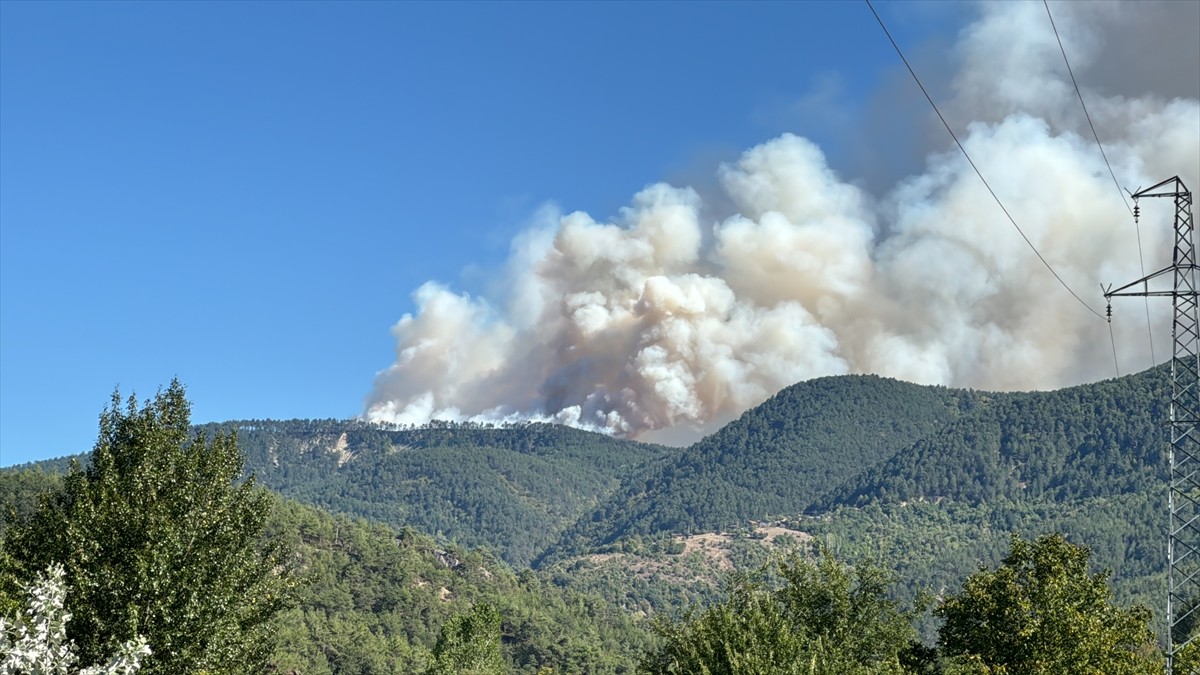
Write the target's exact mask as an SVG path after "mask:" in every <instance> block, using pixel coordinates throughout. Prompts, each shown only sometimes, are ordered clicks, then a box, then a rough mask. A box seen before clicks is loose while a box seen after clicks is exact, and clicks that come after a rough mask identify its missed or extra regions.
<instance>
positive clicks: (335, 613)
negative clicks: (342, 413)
mask: <svg viewBox="0 0 1200 675" xmlns="http://www.w3.org/2000/svg"><path fill="white" fill-rule="evenodd" d="M61 483H62V476H61V474H58V473H52V472H49V471H42V470H40V469H38V468H23V469H17V470H12V469H8V470H3V471H0V504H4V505H7V506H11V507H14V508H15V512H16V516H17V518H18V519H23V517H27V515H28V513H29V512H30V510H31V507H32V506H34V505H36V503H37V499H38V495H39V494H42V493H44V492H46V491H47V490H51V489H56V488H58V487H59V486H60V485H61ZM273 502H274V503H273V508H272V514H271V518H270V520H269V521H268V524H267V527H266V531H265V532H264V535H263V536H264V539H268V540H271V541H272V542H274V543H275V545H282V546H284V547H286V548H287V549H288V550H290V551H293V556H294V560H293V561H292V562H293V564H294V565H295V567H296V569H297V570H298V572H299V574H300V577H301V578H302V579H303V583H302V584H301V585H300V587H299V589H298V596H297V597H296V599H295V603H294V606H293V607H291V608H290V609H288V610H286V611H285V612H283V613H282V614H280V615H279V616H278V617H277V618H276V619H275V621H274V623H275V625H274V628H273V629H272V631H271V634H272V635H274V636H276V638H277V640H278V644H277V645H276V646H275V653H274V655H273V657H272V658H271V661H272V662H273V664H274V666H273V668H274V671H273V672H285V673H286V672H298V673H304V674H305V675H321V674H331V673H361V674H363V675H366V674H368V673H370V674H372V675H374V674H388V673H393V674H395V675H401V674H404V675H407V674H409V673H419V672H426V671H427V670H428V668H429V667H430V665H431V662H432V653H433V650H434V647H435V644H436V642H437V639H438V634H439V630H440V629H441V628H442V626H443V625H444V624H445V623H446V622H447V621H449V620H450V619H451V617H454V616H456V615H462V614H464V613H466V612H469V611H470V610H471V608H472V607H473V606H475V605H477V604H480V603H486V604H487V605H489V606H491V607H494V608H496V609H497V610H498V611H499V613H500V617H501V624H500V632H499V639H500V644H501V650H502V653H503V655H504V659H505V661H506V662H507V663H508V665H509V666H510V667H511V669H512V672H514V673H536V672H539V671H541V670H542V669H543V668H548V669H550V671H552V672H558V673H582V672H587V673H621V672H631V671H632V669H633V666H634V664H635V662H636V659H637V656H638V654H639V653H640V652H641V651H642V650H644V649H645V648H646V647H647V646H648V645H650V644H651V642H652V638H651V636H650V634H649V633H647V632H646V631H645V630H644V628H643V627H641V626H639V625H638V624H637V622H636V621H635V620H634V618H633V617H632V616H631V615H630V613H628V612H626V611H624V610H623V609H622V608H620V607H618V606H616V605H614V604H612V603H610V602H608V601H606V600H604V599H602V598H601V597H599V596H596V595H594V594H587V593H580V592H577V591H574V590H570V589H564V588H561V587H559V586H557V585H555V584H553V583H548V582H546V581H544V580H543V578H542V577H540V576H539V575H535V574H533V573H531V572H529V571H528V570H526V571H524V572H521V573H517V572H514V571H513V570H512V569H511V568H510V567H509V566H508V565H506V564H504V563H503V562H501V561H500V560H498V559H497V558H496V557H495V556H494V555H493V554H492V553H491V552H489V551H487V550H478V549H466V548H461V547H457V546H452V545H448V544H446V543H444V542H439V541H437V540H435V539H434V538H433V537H430V536H428V535H425V534H422V533H420V532H418V531H417V530H414V529H413V528H401V529H396V528H392V527H389V526H387V525H383V524H379V523H369V522H367V521H365V520H363V519H359V518H351V517H347V516H335V515H332V514H330V513H328V512H325V511H322V510H320V509H317V508H314V507H311V506H306V505H303V504H300V503H298V502H295V501H290V500H285V499H275V500H273ZM0 522H3V520H2V519H0ZM3 534H4V532H3V530H0V542H2V541H3ZM2 604H3V603H0V605H2ZM10 610H11V608H9V607H4V606H0V616H3V615H4V614H6V613H8V612H9V611H10Z"/></svg>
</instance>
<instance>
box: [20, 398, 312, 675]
mask: <svg viewBox="0 0 1200 675" xmlns="http://www.w3.org/2000/svg"><path fill="white" fill-rule="evenodd" d="M190 412H191V406H190V404H189V402H188V400H187V398H186V395H185V392H184V388H183V386H182V385H181V384H180V383H179V382H178V381H173V382H172V383H171V385H170V386H169V387H167V389H166V390H165V391H159V392H158V394H157V395H156V396H155V397H154V398H153V399H152V400H149V401H146V403H145V404H144V405H143V406H142V407H140V408H139V407H138V404H137V400H136V399H135V398H133V397H130V398H129V400H128V402H127V404H126V405H125V407H124V410H122V406H121V398H120V396H119V394H116V393H114V394H113V399H112V404H111V406H110V407H109V408H107V409H106V410H105V411H104V413H103V414H102V415H101V417H100V434H99V438H98V440H97V441H96V445H95V447H94V449H93V450H92V453H91V455H90V457H89V460H88V463H87V466H86V468H82V467H80V466H79V465H78V464H74V465H73V466H72V468H71V471H70V473H69V475H68V476H67V477H66V479H65V480H64V482H63V486H62V488H61V489H60V490H59V491H57V492H54V493H51V494H50V495H48V496H47V497H44V498H43V499H42V502H41V504H40V507H39V510H38V511H37V513H36V514H35V515H34V516H33V517H32V518H31V519H30V520H29V521H28V522H27V523H24V524H20V525H18V526H16V527H15V528H14V529H13V531H12V532H11V533H10V535H9V536H8V537H6V539H5V541H4V548H5V551H4V553H6V554H7V555H6V556H0V558H5V559H6V563H7V566H8V567H9V568H10V570H12V571H13V572H15V574H14V576H15V577H17V578H23V579H31V578H32V577H33V575H35V574H37V573H38V572H39V571H41V570H43V569H46V567H47V566H49V565H50V564H51V563H54V562H57V563H59V564H61V565H62V566H63V568H64V569H65V572H66V574H65V576H66V581H67V583H68V584H69V586H70V588H71V589H72V590H71V593H70V594H69V595H68V597H67V610H68V611H69V612H70V613H71V614H72V616H73V617H74V618H73V620H72V621H71V624H70V626H69V628H68V635H69V637H70V638H71V639H72V640H73V641H74V642H75V644H76V645H77V647H78V650H79V656H80V658H81V659H82V660H83V661H84V662H89V663H90V662H94V661H95V660H97V659H99V658H102V657H103V655H105V654H107V653H111V652H112V651H113V650H114V648H115V647H116V646H117V645H120V644H121V643H123V642H125V641H126V640H130V639H133V638H134V637H135V636H137V635H142V636H145V637H146V638H147V640H148V642H149V645H150V648H151V651H152V655H151V656H150V657H148V658H147V659H146V661H145V662H144V663H143V670H142V672H143V673H148V674H155V673H171V674H174V673H185V672H196V671H200V670H206V671H208V672H210V673H247V672H261V671H262V669H263V667H264V666H265V663H266V660H267V658H268V657H269V655H270V651H271V644H270V641H269V640H267V639H264V638H265V632H266V631H267V628H268V622H269V620H270V618H271V617H272V616H273V615H274V614H275V612H277V611H278V610H279V609H280V608H282V606H283V605H284V603H285V600H286V598H287V597H288V595H289V588H290V586H291V584H292V581H291V579H292V576H291V574H290V573H289V572H288V571H287V569H286V566H285V565H283V564H282V563H283V561H284V557H283V554H282V551H279V550H272V549H271V548H270V547H269V546H265V545H264V544H263V543H262V533H263V527H264V524H265V522H266V519H267V517H268V515H269V511H270V497H269V496H268V494H267V493H266V492H265V491H264V490H262V489H261V488H259V487H257V486H256V485H255V483H254V481H253V479H249V480H242V479H241V472H242V458H241V454H240V453H239V451H238V446H237V439H236V436H235V435H234V434H232V433H229V434H223V433H218V434H216V435H215V436H213V437H212V438H205V437H202V436H197V435H194V434H193V433H192V429H191V425H190Z"/></svg>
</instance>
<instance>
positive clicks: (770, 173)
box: [366, 3, 1200, 440]
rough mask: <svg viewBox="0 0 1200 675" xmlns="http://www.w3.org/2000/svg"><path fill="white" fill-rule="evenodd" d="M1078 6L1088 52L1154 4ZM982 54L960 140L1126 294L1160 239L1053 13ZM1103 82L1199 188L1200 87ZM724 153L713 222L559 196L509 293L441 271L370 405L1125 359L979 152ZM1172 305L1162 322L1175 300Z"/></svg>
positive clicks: (564, 416)
mask: <svg viewBox="0 0 1200 675" xmlns="http://www.w3.org/2000/svg"><path fill="white" fill-rule="evenodd" d="M1054 8H1055V12H1056V15H1055V16H1056V20H1057V21H1058V22H1059V26H1060V30H1061V31H1062V33H1063V39H1064V42H1065V44H1066V46H1067V50H1068V53H1069V54H1070V55H1071V57H1072V59H1073V61H1072V63H1073V65H1074V66H1075V67H1076V68H1077V72H1079V71H1080V70H1083V69H1086V68H1087V67H1088V64H1089V63H1090V62H1091V60H1092V59H1094V58H1096V55H1097V54H1098V53H1099V52H1100V51H1102V47H1103V38H1104V36H1103V30H1102V28H1097V29H1092V28H1089V26H1092V25H1099V26H1101V27H1103V26H1112V25H1114V23H1115V22H1117V21H1119V19H1120V15H1121V13H1122V12H1129V11H1133V10H1131V9H1130V8H1128V7H1122V6H1115V5H1109V4H1103V5H1076V4H1074V3H1062V4H1058V3H1056V4H1055V5H1054ZM957 53H958V56H959V57H960V59H961V66H960V72H959V73H958V75H957V77H956V79H955V81H954V83H953V90H954V92H955V97H954V100H953V101H950V102H948V103H947V108H946V109H947V110H952V111H954V113H953V115H952V117H951V119H957V120H966V119H971V120H975V121H973V122H971V123H970V124H969V125H966V124H956V131H957V132H958V133H959V137H960V139H961V140H962V141H963V143H964V145H965V146H966V148H967V150H968V152H970V153H971V156H972V158H973V159H974V160H975V162H976V164H977V165H978V166H979V167H980V169H981V170H982V171H983V172H984V175H985V176H986V177H987V179H988V181H989V182H990V183H991V185H992V188H993V189H994V190H995V191H996V193H997V194H998V195H1000V197H1001V199H1002V200H1004V203H1005V205H1006V206H1007V208H1008V209H1009V211H1010V213H1012V215H1013V217H1014V218H1015V219H1016V221H1017V222H1018V223H1019V224H1020V225H1021V227H1022V229H1023V230H1024V232H1025V234H1026V235H1027V236H1028V237H1029V238H1030V240H1031V241H1032V242H1033V243H1034V245H1035V246H1037V248H1038V250H1039V251H1040V252H1041V253H1042V255H1043V256H1044V257H1045V258H1046V260H1047V261H1049V263H1050V264H1051V265H1053V266H1054V268H1055V269H1056V270H1057V271H1058V273H1059V274H1060V275H1061V276H1062V277H1063V278H1064V279H1065V280H1066V281H1067V283H1068V284H1070V285H1071V287H1072V288H1073V289H1075V290H1076V292H1079V293H1080V294H1081V295H1082V296H1083V297H1084V298H1085V299H1086V300H1088V302H1089V303H1091V304H1092V306H1093V307H1094V308H1096V309H1098V310H1100V311H1103V307H1102V306H1101V303H1102V300H1101V298H1100V294H1099V291H1098V286H1099V284H1100V283H1102V282H1103V283H1110V282H1118V283H1124V282H1126V281H1132V280H1133V279H1135V278H1138V277H1139V276H1141V268H1140V267H1139V263H1138V257H1137V240H1136V236H1135V232H1134V228H1133V224H1132V222H1131V219H1130V217H1129V214H1128V211H1127V210H1126V208H1125V205H1124V204H1123V203H1122V201H1121V197H1120V195H1119V194H1118V193H1117V191H1116V189H1115V187H1114V185H1113V184H1112V180H1111V178H1110V177H1109V175H1108V170H1107V168H1106V167H1105V166H1104V162H1103V160H1102V159H1101V156H1100V153H1099V150H1098V149H1097V148H1096V145H1095V143H1094V141H1093V139H1092V138H1091V136H1090V130H1087V128H1086V121H1085V120H1084V119H1083V115H1082V111H1081V110H1080V109H1079V103H1078V100H1077V99H1076V98H1075V92H1074V89H1073V88H1072V87H1071V84H1070V80H1069V78H1068V77H1067V75H1066V72H1065V67H1064V66H1063V64H1062V56H1061V54H1060V53H1059V52H1058V45H1057V43H1056V42H1055V41H1054V35H1053V33H1052V32H1050V26H1049V23H1048V21H1047V19H1046V16H1045V9H1044V8H1043V6H1042V5H1041V4H1040V3H994V4H989V5H986V6H985V7H983V9H982V14H981V16H980V18H979V19H978V20H977V21H976V22H974V23H973V24H972V25H970V26H969V27H967V28H966V29H965V30H964V31H963V34H962V35H961V39H960V43H959V45H958V48H957ZM1081 84H1086V82H1081ZM1084 95H1085V97H1087V101H1088V105H1089V110H1090V111H1091V114H1092V117H1093V120H1094V121H1095V123H1096V127H1097V129H1098V130H1099V131H1100V133H1101V138H1102V140H1103V141H1104V143H1105V150H1106V152H1107V153H1108V158H1109V160H1110V161H1111V162H1112V165H1113V169H1114V171H1115V172H1116V174H1117V176H1118V177H1119V178H1120V179H1121V181H1122V182H1123V183H1124V184H1125V185H1128V186H1130V187H1131V188H1136V186H1138V185H1142V186H1146V185H1150V184H1152V183H1155V182H1158V181H1159V180H1162V179H1164V178H1167V177H1170V176H1172V175H1175V174H1179V175H1180V176H1181V177H1182V178H1183V179H1184V181H1185V182H1186V183H1187V184H1188V185H1189V187H1191V188H1192V189H1193V190H1195V189H1196V188H1197V177H1198V175H1197V174H1198V173H1200V168H1198V167H1197V163H1198V159H1197V158H1200V102H1198V101H1197V100H1196V99H1194V98H1180V97H1176V98H1171V99H1167V98H1162V97H1157V96H1154V95H1149V94H1144V95H1138V96H1129V95H1123V94H1119V93H1118V94H1111V95H1107V94H1105V93H1104V92H1095V91H1088V90H1085V91H1084ZM717 174H718V178H719V182H720V186H721V191H722V194H721V195H719V196H717V197H716V199H719V200H721V201H728V202H729V203H732V204H733V205H734V206H735V207H736V211H737V212H736V214H735V215H733V216H730V217H728V218H724V219H721V220H719V221H717V222H711V221H706V220H704V215H703V214H704V213H705V212H706V210H705V208H704V207H705V203H706V199H705V198H704V197H703V196H702V195H700V194H699V193H697V192H696V191H695V190H693V189H692V188H688V187H679V186H672V185H667V184H664V183H658V184H653V185H650V186H648V187H646V188H645V189H643V190H642V191H641V192H639V193H638V194H636V195H635V196H634V197H633V199H632V201H631V203H630V205H629V206H627V207H626V208H624V209H623V210H622V211H621V212H620V214H619V216H618V217H617V218H616V219H614V221H613V222H598V221H596V220H595V219H593V218H592V217H591V216H589V215H588V214H586V213H582V212H572V213H560V212H557V211H555V210H553V209H549V208H547V209H545V210H543V212H541V213H540V214H539V216H538V221H539V225H538V226H536V227H533V228H532V229H530V230H529V231H527V232H526V233H524V234H523V235H521V236H520V237H518V238H517V240H516V241H515V242H514V243H513V247H512V253H511V256H510V259H509V263H508V266H507V269H506V272H505V275H506V276H505V278H504V279H503V287H504V288H505V289H506V291H505V293H503V294H500V297H497V298H472V297H469V296H466V295H463V294H458V293H455V292H454V291H453V290H451V289H450V288H448V287H446V286H444V285H442V284H438V283H436V282H429V283H426V284H425V285H423V286H421V287H420V288H419V289H417V291H416V292H415V294H414V299H415V300H416V304H417V308H418V309H417V312H416V313H415V314H412V315H408V314H406V315H405V316H404V317H402V318H401V319H400V321H399V322H398V323H397V324H396V325H395V326H394V327H393V329H392V332H393V334H394V335H395V337H396V340H397V357H396V361H395V363H393V364H392V365H391V366H389V367H388V368H387V369H385V370H384V371H382V372H380V373H379V374H378V375H377V376H376V380H375V386H374V390H373V391H372V393H371V395H370V397H369V398H368V402H367V410H366V417H367V418H368V419H370V420H374V421H386V422H395V423H415V424H419V423H423V422H426V421H429V420H431V419H477V420H489V421H501V420H517V419H543V420H553V421H558V422H563V423H567V424H572V425H576V426H582V427H586V428H594V429H601V430H605V431H609V432H612V433H618V434H622V435H630V436H638V437H642V438H652V439H659V440H663V439H667V440H684V439H686V438H694V437H695V436H696V435H698V434H700V433H705V432H707V431H710V430H712V429H714V428H716V427H717V426H719V425H720V424H723V423H724V422H727V421H729V420H730V419H732V418H734V417H736V416H737V415H738V414H740V413H741V412H742V411H744V410H746V409H747V408H749V407H751V406H754V405H757V404H758V403H761V402H762V401H763V400H765V399H766V398H767V397H769V396H770V395H772V394H773V393H775V392H776V391H778V390H779V389H781V388H782V387H785V386H787V385H790V384H793V383H795V382H797V381H800V380H805V379H809V378H813V377H818V376H823V375H835V374H844V373H866V372H869V373H878V374H882V375H887V376H891V377H896V378H900V379H904V380H909V381H913V382H919V383H925V384H944V385H950V386H970V387H979V388H986V389H1040V388H1050V387H1057V386H1063V385H1067V384H1073V383H1078V382H1081V381H1086V380H1090V379H1096V378H1099V377H1105V376H1111V375H1112V374H1113V363H1112V356H1111V347H1110V344H1109V342H1108V335H1107V327H1106V326H1105V325H1104V323H1103V321H1101V320H1100V319H1098V318H1097V317H1096V316H1094V315H1093V314H1091V313H1090V312H1088V311H1087V310H1086V309H1084V308H1082V307H1081V306H1079V304H1078V303H1077V302H1076V300H1075V299H1074V298H1073V297H1071V296H1070V295H1069V294H1068V293H1067V292H1066V291H1065V290H1063V289H1062V288H1061V287H1060V286H1058V284H1057V282H1056V281H1055V280H1054V279H1053V277H1052V276H1051V275H1050V273H1049V272H1048V271H1047V270H1046V269H1045V268H1044V267H1043V266H1042V264H1041V263H1040V262H1039V261H1038V259H1037V258H1036V256H1035V255H1034V254H1033V253H1032V252H1031V251H1030V250H1029V249H1028V247H1027V245H1026V244H1025V242H1024V241H1022V239H1021V237H1020V235H1018V234H1017V232H1016V231H1015V230H1013V228H1012V226H1011V224H1010V223H1009V222H1008V221H1007V219H1006V218H1005V216H1004V214H1003V213H1002V212H1001V211H1000V209H999V208H998V207H997V206H996V204H995V203H994V202H993V201H992V198H991V197H990V195H989V194H988V193H987V190H986V188H985V187H984V186H983V185H982V184H981V183H980V181H979V179H978V178H977V177H976V176H975V174H974V173H973V172H972V170H971V168H970V166H969V165H968V164H967V162H966V160H965V159H964V158H963V157H962V155H961V154H960V153H958V151H957V150H956V149H954V150H953V151H950V150H946V151H943V152H940V153H934V154H931V155H930V156H929V157H928V159H927V161H926V163H925V167H924V170H923V171H922V172H921V173H920V174H918V175H914V176H910V177H908V178H906V179H904V180H902V181H900V182H899V183H897V184H896V185H895V186H894V187H892V188H891V189H890V190H889V191H887V192H886V194H883V195H880V196H874V195H871V194H868V193H867V192H865V191H864V190H863V189H861V188H859V187H856V185H855V184H853V183H852V182H851V181H849V180H847V178H845V177H842V176H839V175H838V174H837V173H836V172H835V171H833V170H832V169H831V168H830V167H829V165H828V163H827V161H826V158H825V156H824V154H823V153H822V151H821V149H820V148H818V147H816V146H815V145H814V144H813V143H812V142H810V141H808V140H806V139H805V138H803V137H801V136H798V135H793V134H784V135H782V136H780V137H778V138H775V139H773V140H770V141H767V142H765V143H762V144H761V145H758V146H756V147H753V148H751V149H749V150H747V151H745V152H744V153H743V154H742V156H741V157H740V158H739V159H738V160H737V161H736V162H733V163H730V164H727V165H723V166H721V167H719V168H718V170H717ZM712 199H713V198H711V197H710V198H709V199H708V201H711V200H712ZM1155 201H1157V202H1160V203H1147V204H1144V205H1143V220H1142V224H1143V227H1142V246H1143V249H1144V250H1145V252H1146V261H1145V265H1146V269H1147V271H1150V270H1153V269H1158V268H1159V267H1162V266H1163V265H1164V264H1166V261H1165V260H1164V254H1165V252H1166V251H1165V247H1166V246H1167V245H1168V241H1169V236H1170V232H1169V231H1168V228H1169V219H1170V213H1169V211H1168V209H1169V205H1168V204H1167V202H1166V200H1155ZM1124 305H1125V306H1121V305H1115V306H1114V315H1115V318H1114V329H1115V330H1116V331H1117V346H1118V348H1119V350H1120V352H1119V358H1120V361H1121V364H1122V368H1123V370H1124V371H1128V370H1131V369H1141V368H1144V367H1146V366H1148V365H1150V359H1149V345H1148V341H1147V338H1146V324H1145V316H1144V311H1145V310H1144V309H1143V307H1142V305H1141V304H1140V303H1137V304H1136V306H1135V305H1134V303H1133V302H1132V301H1126V303H1124ZM1150 309H1151V312H1152V319H1153V320H1154V324H1155V326H1156V327H1159V333H1163V332H1164V330H1165V329H1164V328H1162V327H1163V326H1164V325H1165V320H1166V317H1167V316H1168V315H1169V309H1170V308H1169V306H1167V303H1153V304H1151V307H1150ZM1159 337H1164V338H1165V335H1163V336H1159ZM1157 342H1158V343H1159V345H1158V346H1159V349H1160V351H1161V350H1162V349H1165V347H1166V341H1165V339H1160V340H1157ZM668 435H669V436H668Z"/></svg>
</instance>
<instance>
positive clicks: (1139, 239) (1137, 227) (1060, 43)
mask: <svg viewBox="0 0 1200 675" xmlns="http://www.w3.org/2000/svg"><path fill="white" fill-rule="evenodd" d="M1042 4H1043V5H1045V6H1046V16H1048V17H1050V27H1051V28H1053V29H1054V39H1055V40H1058V49H1059V51H1061V52H1062V55H1063V63H1065V64H1067V73H1068V74H1069V75H1070V76H1071V84H1072V85H1074V86H1075V95H1076V96H1078V97H1079V105H1080V107H1082V108H1083V116H1084V117H1086V118H1087V123H1088V126H1089V127H1091V129H1092V138H1095V139H1096V147H1098V148H1100V156H1101V157H1103V158H1104V166H1107V167H1108V175H1110V176H1112V179H1113V185H1115V186H1116V187H1117V194H1119V195H1121V201H1122V202H1123V203H1124V204H1125V208H1126V209H1127V210H1128V211H1129V215H1131V216H1133V226H1134V229H1135V230H1137V244H1138V264H1139V265H1141V267H1142V277H1143V278H1144V277H1145V276H1146V262H1145V257H1144V256H1143V255H1142V225H1141V223H1139V222H1138V217H1137V214H1136V213H1134V212H1133V209H1131V208H1129V200H1127V199H1125V192H1124V191H1122V190H1121V183H1120V181H1118V180H1117V174H1116V173H1115V172H1114V171H1113V168H1112V164H1109V162H1108V154H1107V153H1105V152H1104V145H1103V144H1102V143H1100V134H1098V133H1096V125H1095V124H1092V115H1091V113H1089V112H1088V109H1087V104H1086V103H1084V102H1083V92H1082V91H1080V90H1079V82H1077V81H1076V80H1075V71H1074V70H1072V69H1071V60H1070V59H1068V58H1067V49H1066V47H1064V46H1063V41H1062V37H1061V36H1060V35H1059V34H1058V26H1056V25H1055V24H1054V15H1053V14H1051V13H1050V2H1049V0H1042ZM1142 300H1143V302H1144V304H1145V305H1146V335H1148V336H1149V338H1150V361H1151V365H1153V364H1157V363H1158V359H1157V358H1155V356H1154V332H1153V331H1152V330H1151V328H1150V298H1142Z"/></svg>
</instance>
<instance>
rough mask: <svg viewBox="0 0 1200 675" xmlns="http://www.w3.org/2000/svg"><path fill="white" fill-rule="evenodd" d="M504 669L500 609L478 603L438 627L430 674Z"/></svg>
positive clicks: (491, 673) (495, 673) (482, 674)
mask: <svg viewBox="0 0 1200 675" xmlns="http://www.w3.org/2000/svg"><path fill="white" fill-rule="evenodd" d="M507 671H508V667H507V666H506V665H505V663H504V656H503V655H502V654H501V653H500V612H498V611H496V608H495V607H493V606H491V605H489V604H487V603H480V604H477V605H475V606H474V607H472V608H471V611H470V612H469V613H467V614H459V615H457V616H454V617H451V618H450V620H449V621H447V622H446V623H445V624H444V625H443V626H442V632H441V634H440V635H439V636H438V641H437V646H435V647H434V648H433V668H431V669H430V674H431V675H499V674H500V673H504V672H507Z"/></svg>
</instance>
